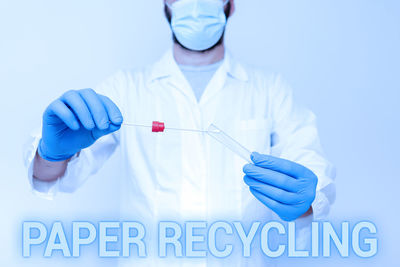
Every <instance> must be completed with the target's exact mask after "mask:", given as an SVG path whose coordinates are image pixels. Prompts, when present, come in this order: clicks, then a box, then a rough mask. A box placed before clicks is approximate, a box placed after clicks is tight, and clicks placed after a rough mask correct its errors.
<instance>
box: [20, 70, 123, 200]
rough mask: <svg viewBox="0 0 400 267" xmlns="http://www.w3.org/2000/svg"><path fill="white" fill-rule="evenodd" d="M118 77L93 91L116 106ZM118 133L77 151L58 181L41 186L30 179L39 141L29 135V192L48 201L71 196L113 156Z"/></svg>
mask: <svg viewBox="0 0 400 267" xmlns="http://www.w3.org/2000/svg"><path fill="white" fill-rule="evenodd" d="M120 78H121V73H119V74H116V75H114V76H112V77H111V78H109V79H108V80H106V81H105V82H103V83H102V84H100V85H99V86H97V87H96V88H95V91H96V92H97V93H99V94H102V95H106V96H108V97H109V98H110V99H111V100H113V101H114V102H115V103H116V104H117V106H119V103H120V92H119V90H120V89H121V88H120V83H121V82H120V81H119V79H120ZM119 136H120V134H119V131H118V132H115V133H112V134H110V135H107V136H103V137H101V138H100V139H99V140H97V141H96V142H95V143H94V144H93V145H92V146H90V147H88V148H86V149H83V150H81V151H80V152H79V153H77V154H76V155H75V156H74V157H72V159H71V160H70V161H69V163H68V166H67V170H66V172H65V174H64V175H63V176H62V177H59V178H58V179H57V180H55V181H53V182H44V181H40V180H38V179H36V178H35V177H34V176H33V164H34V158H35V155H36V151H37V147H38V143H39V140H40V138H41V133H40V130H36V131H35V132H33V134H32V135H31V137H30V139H29V140H28V142H27V144H26V145H25V148H24V163H25V166H26V168H27V170H28V180H29V183H30V185H31V189H32V191H33V192H34V193H35V194H37V195H39V196H40V197H43V198H47V199H52V198H53V197H54V196H55V195H56V194H57V193H58V192H64V193H72V192H74V191H76V190H77V189H78V188H79V187H81V186H82V185H83V184H84V182H85V181H86V180H87V178H88V177H89V176H91V175H93V174H95V173H96V172H97V171H98V170H100V168H101V167H102V166H103V164H104V163H105V162H106V161H107V159H108V158H109V157H110V156H111V155H112V154H113V153H114V151H115V150H116V148H117V146H118V145H119V140H120V137H119Z"/></svg>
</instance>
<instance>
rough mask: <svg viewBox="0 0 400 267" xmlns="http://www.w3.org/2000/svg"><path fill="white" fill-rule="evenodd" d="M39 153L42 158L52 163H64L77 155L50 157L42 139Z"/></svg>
mask: <svg viewBox="0 0 400 267" xmlns="http://www.w3.org/2000/svg"><path fill="white" fill-rule="evenodd" d="M37 151H38V154H39V156H40V157H41V158H43V159H45V160H47V161H52V162H58V161H64V160H67V159H70V158H72V157H73V156H74V155H75V154H72V155H51V156H50V155H49V153H46V145H45V144H44V143H43V139H40V141H39V145H38V149H37Z"/></svg>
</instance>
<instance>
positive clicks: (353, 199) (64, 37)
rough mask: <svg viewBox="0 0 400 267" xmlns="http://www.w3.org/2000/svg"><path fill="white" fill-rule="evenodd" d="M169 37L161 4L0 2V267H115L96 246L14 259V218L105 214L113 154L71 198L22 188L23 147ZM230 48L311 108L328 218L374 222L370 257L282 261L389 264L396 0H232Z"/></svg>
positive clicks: (396, 134)
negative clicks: (323, 162) (323, 164)
mask: <svg viewBox="0 0 400 267" xmlns="http://www.w3.org/2000/svg"><path fill="white" fill-rule="evenodd" d="M143 25H146V27H143ZM170 44H171V41H170V32H169V28H168V25H167V23H166V21H165V19H164V15H163V10H162V1H161V0H152V1H145V0H141V1H138V0H113V1H111V0H108V1H105V0H96V1H95V0H85V1H82V0H79V1H78V0H71V1H54V0H52V1H50V0H37V1H28V0H13V1H11V0H8V1H4V0H1V1H0V90H1V97H0V108H1V125H2V126H1V131H0V140H1V141H0V142H1V150H2V153H0V165H1V179H0V211H1V217H0V218H1V221H0V238H1V243H0V265H1V266H55V265H56V266H58V267H62V266H70V264H75V265H74V266H113V265H112V263H113V260H104V259H99V258H97V256H96V255H97V253H96V248H95V247H94V248H91V249H90V250H92V253H88V254H90V255H86V256H83V257H82V258H80V259H72V260H57V259H50V260H44V259H41V258H40V257H39V256H38V253H39V252H41V251H43V250H37V249H36V250H33V253H34V254H36V257H34V258H33V259H29V260H26V259H22V258H21V254H22V250H21V247H20V245H21V241H20V237H21V229H22V226H21V224H22V221H24V220H41V221H44V222H52V221H55V220H62V221H63V222H64V223H65V225H69V223H70V222H71V221H74V220H103V221H104V220H115V219H116V207H117V203H118V198H117V197H115V196H114V195H113V193H114V192H116V191H117V188H118V177H115V175H113V168H118V165H117V160H118V159H117V158H115V157H114V158H113V159H112V160H111V161H110V162H109V163H108V164H107V165H106V166H105V168H104V169H103V171H102V172H101V173H100V174H99V175H97V176H96V177H93V178H92V179H90V181H89V182H88V183H86V184H85V186H84V187H83V188H82V189H81V190H79V191H78V192H77V193H76V194H74V195H60V196H59V197H58V198H57V200H56V201H53V202H49V201H45V200H41V199H39V198H37V197H35V196H33V195H32V194H31V193H30V191H29V186H28V183H27V179H26V172H25V169H24V168H23V166H22V160H21V147H22V144H23V143H24V141H25V140H26V137H27V136H28V134H29V132H30V131H31V130H32V129H34V128H35V127H38V126H39V124H40V120H41V114H42V112H43V110H44V108H45V107H46V105H47V104H48V103H49V102H50V101H51V100H52V99H54V98H56V97H57V96H59V95H60V94H61V93H62V92H63V91H65V90H67V89H72V88H74V89H78V88H85V87H93V86H94V85H96V84H97V83H98V82H100V81H101V80H102V79H104V78H106V77H107V76H108V75H110V74H112V73H113V72H114V71H116V70H117V69H119V68H130V67H138V66H142V65H144V64H147V63H150V62H153V61H154V60H156V59H157V58H158V57H159V56H160V55H161V54H162V53H163V52H164V51H165V50H166V49H167V48H168V47H169V46H170ZM227 46H228V47H229V49H230V50H231V51H232V52H233V54H234V55H236V56H237V57H238V58H239V59H241V60H243V61H245V62H247V63H251V64H254V65H257V66H261V67H263V68H266V69H269V70H271V71H274V72H279V73H282V74H283V76H284V77H285V78H286V79H287V80H288V81H289V83H290V84H291V85H292V87H293V88H294V91H295V95H296V97H297V99H298V101H300V102H302V103H303V104H305V105H307V106H308V107H310V108H311V109H312V110H313V111H314V112H315V113H316V114H317V116H318V119H319V129H320V134H321V139H322V143H323V146H324V148H325V150H326V153H327V155H328V157H329V159H330V160H331V161H332V162H333V163H334V164H335V165H336V167H337V170H338V176H337V201H336V203H335V205H334V206H333V208H332V213H331V220H332V221H334V222H340V221H343V220H349V221H351V222H352V224H353V225H354V223H355V222H357V221H359V220H370V221H373V222H374V223H375V224H376V225H377V227H378V231H379V234H378V237H379V253H378V255H377V256H375V257H374V258H372V259H359V258H357V257H355V256H354V254H352V256H351V257H350V258H349V259H341V258H340V257H334V258H332V259H318V260H315V259H310V260H291V261H289V263H288V265H287V266H319V265H321V264H322V263H323V264H324V266H326V267H328V266H338V265H339V264H340V266H358V265H361V264H363V266H385V267H389V266H399V265H398V264H399V263H398V256H399V255H400V253H399V252H400V249H399V247H400V240H399V239H400V228H399V225H398V224H399V222H400V216H399V212H400V208H399V203H400V197H399V196H400V194H399V190H400V188H399V187H400V181H399V180H400V175H399V173H400V168H399V166H400V163H399V159H400V157H399V151H400V141H399V138H400V120H399V115H400V112H399V111H400V109H399V106H400V104H399V100H400V82H399V78H400V1H397V0H392V1H389V0H374V1H373V0H351V1H349V0H326V1H321V0H313V1H312V0H283V1H265V0H237V12H236V14H235V16H234V17H233V18H232V19H231V20H230V22H229V27H228V32H227ZM35 264H36V265H35Z"/></svg>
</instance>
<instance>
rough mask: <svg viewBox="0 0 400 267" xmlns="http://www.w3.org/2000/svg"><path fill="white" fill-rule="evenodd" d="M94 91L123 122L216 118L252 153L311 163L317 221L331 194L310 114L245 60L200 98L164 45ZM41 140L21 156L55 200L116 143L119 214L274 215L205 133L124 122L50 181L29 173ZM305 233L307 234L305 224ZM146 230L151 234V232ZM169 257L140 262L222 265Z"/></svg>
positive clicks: (230, 63) (197, 123) (180, 217)
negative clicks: (154, 56) (153, 57)
mask: <svg viewBox="0 0 400 267" xmlns="http://www.w3.org/2000/svg"><path fill="white" fill-rule="evenodd" d="M95 90H96V91H97V92H98V93H101V94H104V95H107V96H109V97H110V98H111V99H112V100H113V101H114V102H115V103H116V104H117V105H118V106H119V107H120V109H121V111H122V113H123V116H124V121H125V122H131V123H139V124H151V122H152V121H153V120H158V121H163V122H165V123H166V125H167V126H170V127H182V128H193V129H206V128H207V127H208V126H209V125H210V124H211V123H214V124H215V125H217V126H218V127H219V128H221V129H222V130H223V131H225V132H226V133H228V134H229V135H230V136H231V137H233V138H234V139H236V140H237V141H239V142H240V143H241V144H242V145H243V146H245V147H246V148H248V149H249V150H250V151H257V152H260V153H265V154H272V155H274V156H277V157H281V158H285V159H289V160H292V161H295V162H298V163H300V164H303V165H304V166H306V167H308V168H310V169H311V170H313V171H314V172H315V173H316V175H317V176H318V187H317V195H316V198H315V201H314V202H313V204H312V207H313V211H314V215H313V216H314V219H320V218H323V217H324V216H325V215H326V214H327V213H328V211H329V206H330V204H331V203H332V202H333V201H334V196H335V188H334V185H333V180H332V179H333V171H332V170H333V169H332V167H331V165H330V164H329V163H328V161H327V160H326V159H325V158H324V156H323V153H322V150H321V147H320V142H319V138H318V133H317V128H316V124H315V116H314V114H313V113H311V112H310V111H308V110H305V109H301V108H298V107H297V106H295V105H294V103H293V99H292V93H291V90H290V89H289V88H288V86H287V85H286V84H285V83H284V82H283V81H282V79H281V78H280V77H279V76H276V75H268V74H265V73H263V72H261V71H259V70H255V69H252V68H249V67H244V66H243V65H241V64H239V63H237V62H236V61H234V59H233V58H232V56H231V55H230V54H229V53H226V55H225V59H224V62H223V64H222V65H221V67H220V68H219V69H218V70H217V72H216V73H215V75H214V77H213V78H212V80H211V81H210V83H209V85H208V86H207V88H206V89H205V91H204V94H203V95H202V97H201V99H200V101H199V102H197V100H196V97H195V95H194V93H193V91H192V90H191V88H190V85H189V83H188V82H187V81H186V80H185V78H184V76H183V74H182V73H181V71H180V70H179V67H178V65H177V64H176V62H175V60H174V58H173V54H172V51H168V52H167V53H166V54H165V55H164V56H163V57H162V58H161V60H160V61H159V62H157V63H156V64H154V65H152V66H150V67H147V68H145V69H143V70H141V71H136V72H119V73H117V74H116V75H114V76H112V77H111V78H110V79H108V80H106V81H105V82H104V83H102V84H101V85H100V86H99V87H97V88H96V89H95ZM39 138H40V136H35V137H34V140H33V141H32V144H31V145H30V147H29V148H28V149H27V153H26V162H27V166H28V168H29V179H30V181H31V184H32V186H33V188H34V190H35V191H36V192H39V193H40V192H41V194H43V195H44V196H50V197H51V196H52V195H54V194H55V193H56V192H57V191H61V192H73V191H74V190H76V189H77V188H78V187H80V186H81V185H82V184H83V183H84V181H85V180H86V179H87V178H88V177H89V176H90V175H93V174H95V173H96V172H97V171H98V170H99V169H100V168H101V166H102V165H103V164H104V162H105V161H106V160H107V159H108V158H109V157H110V156H111V154H112V153H113V152H114V151H115V149H116V147H117V146H120V147H121V149H120V151H121V156H120V158H121V159H122V161H121V166H118V168H121V170H122V177H121V179H123V188H122V191H123V192H122V195H121V197H122V201H121V208H122V217H123V218H124V219H128V218H129V219H136V220H140V221H142V222H144V223H145V224H146V223H150V224H152V223H153V224H156V223H157V222H158V221H161V220H163V221H165V220H172V221H185V220H186V221H187V220H191V221H193V220H205V221H208V222H212V221H216V220H224V221H235V220H240V221H254V220H261V221H262V222H267V221H269V220H271V219H277V218H278V217H277V216H276V215H275V214H273V213H272V212H271V211H270V210H269V209H268V208H267V207H265V206H263V205H262V204H261V203H259V202H258V201H257V200H256V199H255V198H254V197H253V195H251V194H250V192H249V190H248V187H247V186H246V185H245V183H244V182H243V172H242V167H243V165H244V164H245V163H246V162H245V161H244V160H243V159H241V158H240V157H238V156H237V155H235V154H233V153H232V152H231V151H230V150H228V149H227V148H226V147H224V146H222V145H221V144H220V143H218V142H217V141H215V140H213V139H212V138H210V137H209V136H208V135H207V134H198V133H187V132H172V131H170V132H165V133H152V132H151V131H150V130H149V129H146V128H132V127H126V126H122V128H121V130H120V131H118V132H117V133H114V134H112V135H109V136H105V137H103V138H101V139H100V140H98V141H97V142H96V143H95V144H94V145H92V146H91V147H89V148H87V149H84V150H82V151H81V152H80V154H79V155H78V156H75V157H74V159H73V160H72V161H71V162H70V163H69V165H68V169H67V172H66V174H65V176H64V177H62V178H60V179H59V180H57V181H56V182H54V183H52V184H49V183H43V182H40V181H38V180H36V179H33V178H32V160H33V158H34V155H35V151H36V148H37V143H38V141H39ZM300 220H301V219H300ZM300 220H298V221H300ZM305 229H306V228H305ZM148 231H149V229H148ZM303 231H304V233H303V236H305V238H307V235H308V234H307V233H309V232H308V231H309V230H303ZM149 236H150V237H149V238H152V237H151V236H152V234H151V233H150V234H149ZM301 238H302V234H300V235H299V236H298V239H299V240H298V242H299V243H302V242H303V241H301ZM303 243H304V242H303ZM156 246H157V245H156V244H154V247H156ZM155 251H156V248H155ZM239 252H240V248H239ZM155 253H156V254H155V255H157V252H155ZM149 254H151V253H150V252H149ZM236 254H238V255H239V254H240V253H236ZM233 257H234V256H231V257H230V258H233ZM169 260H170V261H169ZM169 260H166V259H162V260H159V259H157V257H153V258H150V259H145V260H142V261H143V266H150V265H151V262H153V263H154V264H156V265H158V266H162V265H163V264H165V263H167V262H168V263H169V264H171V263H173V266H178V264H182V266H192V265H195V266H204V265H202V264H205V263H207V261H208V263H209V266H217V265H218V263H220V264H223V263H222V262H223V261H221V260H219V261H218V260H214V259H208V260H205V259H199V260H194V259H183V260H182V259H180V260H176V259H169ZM227 260H229V259H227ZM251 260H252V261H253V263H250V261H251ZM251 260H249V259H240V260H234V261H232V262H230V263H229V264H230V265H232V266H247V265H249V266H258V265H254V264H257V263H255V262H256V261H257V259H256V257H253V258H252V259H251ZM142 261H139V263H140V262H142ZM123 263H126V264H127V263H128V261H127V260H123ZM131 263H132V262H131ZM224 265H226V262H225V264H224ZM221 266H223V265H221Z"/></svg>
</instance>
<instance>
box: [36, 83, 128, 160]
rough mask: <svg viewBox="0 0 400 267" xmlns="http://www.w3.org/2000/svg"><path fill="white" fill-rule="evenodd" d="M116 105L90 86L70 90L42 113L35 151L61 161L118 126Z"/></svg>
mask: <svg viewBox="0 0 400 267" xmlns="http://www.w3.org/2000/svg"><path fill="white" fill-rule="evenodd" d="M122 121H123V117H122V114H121V111H120V110H119V108H118V107H117V106H116V105H115V104H114V103H113V102H112V101H111V100H110V99H109V98H108V97H106V96H103V95H100V94H97V93H96V92H95V91H94V90H92V89H83V90H77V91H75V90H71V91H68V92H66V93H65V94H63V95H62V96H61V97H60V98H59V99H57V100H55V101H53V102H52V103H51V104H50V105H49V106H48V107H47V109H46V111H45V112H44V114H43V127H42V139H41V140H40V142H39V146H38V153H39V155H40V156H41V157H42V158H44V159H45V160H48V161H63V160H67V159H69V158H71V157H72V156H74V155H75V154H76V153H77V152H79V151H80V150H81V149H84V148H86V147H89V146H90V145H92V144H93V143H94V142H95V141H96V140H97V139H99V138H100V137H102V136H104V135H107V134H110V133H112V132H115V131H117V130H119V129H120V128H121V124H122Z"/></svg>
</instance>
